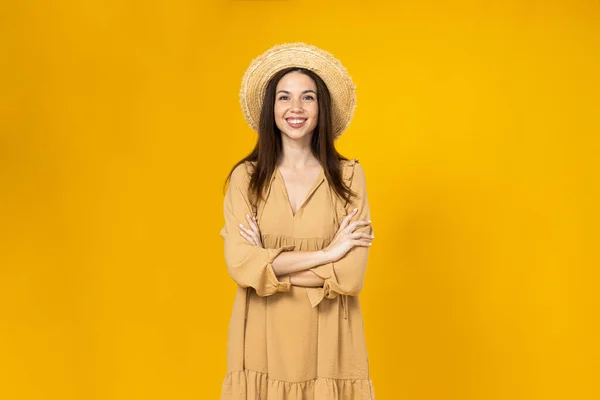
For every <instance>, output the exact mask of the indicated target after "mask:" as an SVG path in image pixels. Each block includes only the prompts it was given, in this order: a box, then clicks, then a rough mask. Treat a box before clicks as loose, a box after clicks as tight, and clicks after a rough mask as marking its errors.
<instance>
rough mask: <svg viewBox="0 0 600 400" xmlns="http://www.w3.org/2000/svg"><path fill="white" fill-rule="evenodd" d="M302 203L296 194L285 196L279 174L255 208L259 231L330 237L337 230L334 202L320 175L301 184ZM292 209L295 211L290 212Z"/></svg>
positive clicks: (283, 234) (325, 182) (294, 235)
mask: <svg viewBox="0 0 600 400" xmlns="http://www.w3.org/2000/svg"><path fill="white" fill-rule="evenodd" d="M305 182H306V181H304V183H305ZM302 189H303V192H300V193H299V194H297V196H298V195H299V196H302V197H304V199H303V201H302V204H300V203H297V202H296V203H295V206H293V204H294V202H295V201H298V197H297V196H292V197H291V199H290V198H289V196H288V192H287V187H286V185H285V184H284V182H283V179H282V175H281V176H280V175H279V174H278V175H277V177H276V178H275V179H274V180H273V182H272V186H271V188H270V190H269V191H268V193H269V194H268V196H267V200H266V202H265V203H261V206H260V207H259V208H258V218H259V226H260V230H261V233H262V234H266V235H276V236H292V237H304V238H315V237H318V238H333V236H334V235H335V232H336V231H337V226H338V223H337V215H336V207H335V205H336V203H335V199H334V198H333V197H332V193H331V189H330V187H329V185H328V182H327V179H325V178H324V176H323V175H321V176H320V177H318V178H316V179H315V181H314V182H311V187H310V188H308V191H307V187H306V186H303V187H302ZM293 211H295V212H293Z"/></svg>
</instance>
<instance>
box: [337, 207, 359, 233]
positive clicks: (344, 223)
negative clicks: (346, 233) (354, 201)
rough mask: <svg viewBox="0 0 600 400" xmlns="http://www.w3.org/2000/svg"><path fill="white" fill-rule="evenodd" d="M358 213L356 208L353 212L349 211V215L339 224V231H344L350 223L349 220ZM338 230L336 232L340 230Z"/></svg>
mask: <svg viewBox="0 0 600 400" xmlns="http://www.w3.org/2000/svg"><path fill="white" fill-rule="evenodd" d="M357 212H358V208H355V209H354V210H352V211H350V213H349V214H348V215H346V216H345V217H344V219H343V220H342V223H341V224H340V229H345V228H346V227H347V226H348V224H349V223H350V220H351V219H352V217H354V215H355V214H356V213H357ZM340 229H338V230H340Z"/></svg>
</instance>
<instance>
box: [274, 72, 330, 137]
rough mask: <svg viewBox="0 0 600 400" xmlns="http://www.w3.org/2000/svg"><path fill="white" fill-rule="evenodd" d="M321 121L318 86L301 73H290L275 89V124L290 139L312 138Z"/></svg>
mask: <svg viewBox="0 0 600 400" xmlns="http://www.w3.org/2000/svg"><path fill="white" fill-rule="evenodd" d="M318 119H319V103H318V102H317V85H316V84H315V82H314V81H313V80H312V78H310V77H309V76H307V75H305V74H303V73H301V72H297V71H294V72H290V73H288V74H286V75H285V76H284V77H283V78H281V79H280V80H279V83H277V88H276V89H275V124H276V125H277V127H278V128H279V130H280V131H281V133H282V134H283V135H286V136H288V137H289V138H290V139H294V140H297V139H301V138H304V137H311V136H312V133H313V131H314V130H315V127H316V126H317V121H318Z"/></svg>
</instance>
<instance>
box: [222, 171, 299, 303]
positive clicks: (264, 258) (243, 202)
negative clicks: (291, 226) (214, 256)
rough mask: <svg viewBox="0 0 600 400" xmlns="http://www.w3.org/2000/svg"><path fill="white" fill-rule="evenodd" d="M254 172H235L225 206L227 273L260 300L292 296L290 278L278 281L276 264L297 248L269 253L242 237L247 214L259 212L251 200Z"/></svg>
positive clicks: (286, 248)
mask: <svg viewBox="0 0 600 400" xmlns="http://www.w3.org/2000/svg"><path fill="white" fill-rule="evenodd" d="M250 171H251V170H250V167H249V165H248V163H243V164H240V165H238V166H237V167H236V168H235V169H234V171H233V173H232V174H231V180H230V182H229V187H228V189H227V193H226V195H225V200H224V202H223V212H224V217H225V225H224V226H223V228H222V229H221V232H220V235H221V237H223V239H224V248H225V263H226V264H227V270H228V272H229V275H230V276H231V278H232V279H233V280H234V281H235V282H236V283H237V284H238V285H239V286H241V287H242V288H247V287H252V288H254V289H255V290H256V293H257V294H258V295H259V296H269V295H272V294H274V293H277V292H288V291H289V290H290V282H289V275H285V276H282V277H281V278H280V279H278V277H277V276H276V275H275V271H274V270H273V265H272V263H273V260H275V258H276V257H277V256H278V255H279V254H280V253H281V252H283V251H291V250H295V249H296V246H295V245H285V246H281V247H278V248H274V249H265V248H262V247H260V246H256V245H254V244H252V243H250V242H248V241H247V240H246V239H244V237H243V236H242V235H240V227H239V225H240V224H244V225H245V226H248V221H247V220H246V214H248V215H250V216H252V215H254V212H253V211H254V209H255V208H254V207H253V206H252V205H251V202H250V200H249V198H248V185H249V182H250Z"/></svg>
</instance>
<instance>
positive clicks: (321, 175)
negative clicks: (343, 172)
mask: <svg viewBox="0 0 600 400" xmlns="http://www.w3.org/2000/svg"><path fill="white" fill-rule="evenodd" d="M275 169H276V170H277V175H278V176H279V179H280V180H281V186H282V187H283V192H284V193H285V198H286V200H287V204H288V209H289V211H290V214H291V215H292V218H294V219H295V218H296V216H297V215H298V214H299V213H300V210H302V208H304V206H305V205H306V202H307V201H308V199H309V198H310V196H312V194H313V193H314V191H315V190H317V188H318V187H319V185H320V184H321V182H323V179H324V178H325V171H324V170H323V168H322V167H321V171H320V172H319V174H318V175H317V179H316V180H315V182H314V183H313V185H312V187H311V188H310V190H309V191H308V193H307V194H306V197H305V198H304V200H303V201H302V203H301V204H300V207H298V209H297V210H296V213H294V208H293V207H292V202H291V201H290V195H289V193H288V189H287V186H286V184H285V179H283V175H282V174H281V171H280V170H279V167H275Z"/></svg>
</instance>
